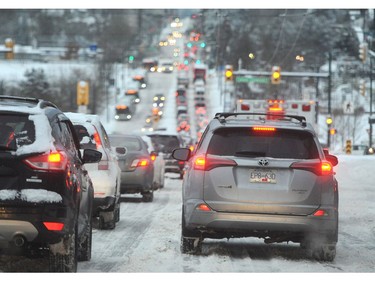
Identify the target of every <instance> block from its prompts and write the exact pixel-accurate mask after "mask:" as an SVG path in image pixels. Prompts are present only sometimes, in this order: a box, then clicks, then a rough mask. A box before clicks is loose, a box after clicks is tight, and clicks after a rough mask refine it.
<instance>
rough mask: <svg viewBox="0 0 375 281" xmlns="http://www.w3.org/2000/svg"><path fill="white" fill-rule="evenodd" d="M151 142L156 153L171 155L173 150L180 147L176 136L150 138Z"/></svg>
mask: <svg viewBox="0 0 375 281" xmlns="http://www.w3.org/2000/svg"><path fill="white" fill-rule="evenodd" d="M151 140H152V145H153V146H154V148H155V151H157V152H164V153H172V151H173V150H174V149H175V148H179V147H181V145H180V141H179V139H178V138H177V136H162V135H160V136H151Z"/></svg>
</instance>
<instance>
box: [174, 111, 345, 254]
mask: <svg viewBox="0 0 375 281" xmlns="http://www.w3.org/2000/svg"><path fill="white" fill-rule="evenodd" d="M254 116H255V117H258V119H255V118H254ZM279 116H280V115H278V116H277V115H273V116H272V117H273V118H274V117H275V118H274V119H275V120H267V118H266V114H252V115H251V114H241V113H240V114H237V113H218V114H216V116H215V118H214V119H213V120H212V121H211V122H210V123H209V125H208V126H207V129H206V130H205V133H204V134H203V136H202V138H201V139H200V141H199V143H198V145H197V147H196V148H195V150H194V152H193V154H192V153H191V151H190V150H189V149H186V148H180V149H176V150H174V152H173V157H174V158H175V159H177V160H179V161H183V160H185V161H188V163H187V165H186V167H187V168H186V174H185V176H184V181H183V187H182V188H183V192H182V193H183V195H182V197H183V199H182V228H181V236H182V237H181V251H182V252H183V253H193V254H196V253H199V252H200V251H201V247H202V241H203V240H204V239H205V238H213V239H221V238H228V239H229V238H235V237H238V238H239V237H258V238H263V239H264V241H265V242H266V243H273V242H276V243H277V242H295V243H300V244H301V246H302V247H307V248H308V249H309V250H310V252H311V253H312V256H313V257H314V258H316V259H317V260H324V261H332V260H333V259H334V258H335V255H336V243H337V240H338V182H337V180H336V179H335V176H334V174H335V173H334V171H333V167H334V166H335V165H337V163H338V160H337V157H335V156H333V155H330V154H329V153H325V152H324V149H323V147H322V146H321V145H320V143H319V140H318V138H317V135H316V133H315V131H314V129H313V127H312V125H311V124H309V123H306V119H305V117H301V116H289V115H284V116H282V117H283V120H282V121H279V120H276V118H278V117H279ZM251 117H253V118H254V119H248V118H251ZM259 117H261V118H259Z"/></svg>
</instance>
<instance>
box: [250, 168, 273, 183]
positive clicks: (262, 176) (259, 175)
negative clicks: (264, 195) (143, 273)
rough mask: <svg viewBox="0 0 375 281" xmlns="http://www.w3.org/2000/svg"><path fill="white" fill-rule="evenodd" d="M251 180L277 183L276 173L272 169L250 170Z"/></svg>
mask: <svg viewBox="0 0 375 281" xmlns="http://www.w3.org/2000/svg"><path fill="white" fill-rule="evenodd" d="M250 182H254V183H276V174H275V173H274V172H272V171H271V170H250Z"/></svg>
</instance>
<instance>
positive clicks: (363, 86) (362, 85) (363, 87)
mask: <svg viewBox="0 0 375 281" xmlns="http://www.w3.org/2000/svg"><path fill="white" fill-rule="evenodd" d="M359 92H360V94H361V95H362V96H365V95H366V83H365V81H364V80H361V81H360V84H359Z"/></svg>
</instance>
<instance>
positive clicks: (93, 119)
mask: <svg viewBox="0 0 375 281" xmlns="http://www.w3.org/2000/svg"><path fill="white" fill-rule="evenodd" d="M64 114H65V115H66V117H68V118H69V119H70V121H72V122H73V123H74V122H79V123H86V122H90V123H93V124H95V123H96V124H98V123H100V118H99V115H96V114H86V113H79V112H64Z"/></svg>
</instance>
